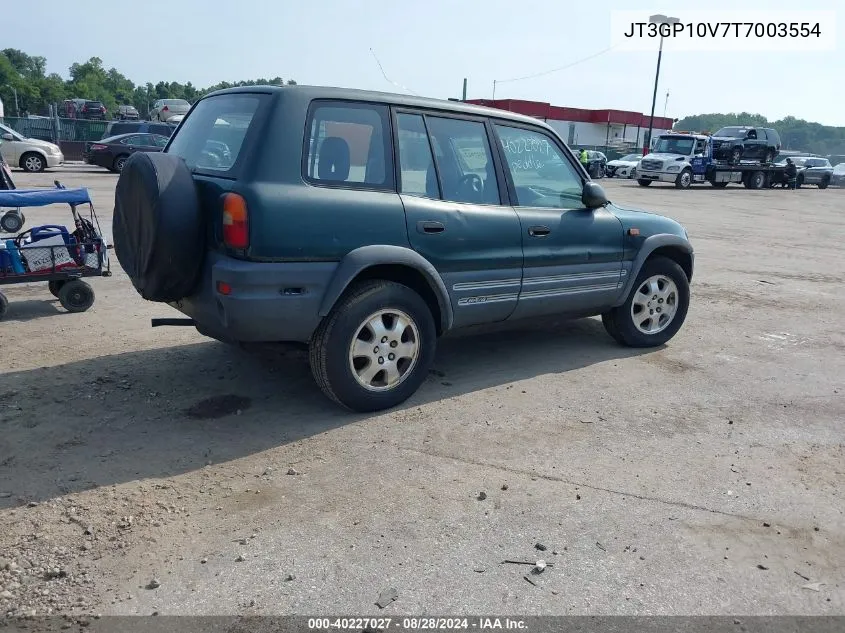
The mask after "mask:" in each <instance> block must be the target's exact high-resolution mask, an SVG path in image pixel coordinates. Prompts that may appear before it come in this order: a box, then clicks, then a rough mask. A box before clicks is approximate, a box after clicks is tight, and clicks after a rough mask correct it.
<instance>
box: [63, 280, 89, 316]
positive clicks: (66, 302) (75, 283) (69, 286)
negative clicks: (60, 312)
mask: <svg viewBox="0 0 845 633" xmlns="http://www.w3.org/2000/svg"><path fill="white" fill-rule="evenodd" d="M59 302H60V303H61V304H62V307H63V308H64V309H65V310H67V311H68V312H85V311H86V310H87V309H88V308H90V307H91V306H92V305H94V289H93V288H92V287H91V286H89V285H88V284H87V283H85V282H84V281H82V280H81V279H71V280H70V281H68V282H66V283H65V284H64V285H63V286H62V287H61V289H60V290H59Z"/></svg>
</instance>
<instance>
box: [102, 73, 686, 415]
mask: <svg viewBox="0 0 845 633" xmlns="http://www.w3.org/2000/svg"><path fill="white" fill-rule="evenodd" d="M217 120H222V121H226V122H228V123H229V125H219V124H216V123H215V122H216V121H217ZM208 141H217V142H223V143H225V144H226V146H227V147H228V148H229V151H230V154H231V160H230V161H228V162H226V163H224V164H220V163H219V162H216V161H211V160H209V157H208V153H207V149H206V148H207V147H208ZM419 152H422V154H421V155H420V154H419ZM394 155H395V159H394ZM551 158H554V160H555V161H558V162H559V163H560V164H561V165H564V166H565V169H561V171H560V172H559V173H558V174H557V175H556V176H555V177H554V178H544V177H543V176H541V175H540V174H539V173H538V169H539V167H540V166H541V165H542V164H544V162H545V161H546V160H550V159H551ZM113 234H114V245H115V253H116V255H117V257H118V259H119V260H120V263H121V265H122V267H123V269H124V270H125V271H126V273H127V275H128V276H129V277H130V278H131V280H132V282H133V286H134V287H135V288H136V289H137V291H138V292H139V293H140V294H141V296H142V297H144V298H145V299H147V300H150V301H158V302H163V303H167V304H169V305H170V306H172V307H174V308H176V309H177V310H180V311H181V312H183V313H184V314H186V315H187V316H188V320H187V324H190V325H193V326H195V327H196V328H197V330H199V332H201V333H202V334H205V335H208V336H211V337H213V338H217V339H220V340H223V341H228V342H236V343H247V342H270V341H292V342H300V343H307V344H308V345H309V347H310V362H311V367H312V370H313V374H314V377H315V378H316V381H317V383H318V384H319V385H320V387H321V389H322V390H323V392H324V393H325V394H326V395H327V396H328V397H329V398H331V399H333V400H334V401H335V402H338V403H340V404H341V405H343V406H345V407H348V408H350V409H353V410H357V411H373V410H378V409H384V408H388V407H392V406H395V405H397V404H399V403H401V402H403V401H404V400H405V399H407V398H408V397H409V396H411V394H413V393H414V392H415V391H416V390H417V389H418V388H419V387H420V385H421V384H422V383H423V381H425V380H426V378H427V377H428V374H429V369H430V367H431V364H432V361H433V359H434V353H435V348H436V339H437V337H438V336H439V335H440V334H443V333H445V332H447V331H450V330H453V329H457V328H461V327H466V326H470V325H475V324H481V323H494V322H501V321H505V320H509V321H510V320H517V319H534V318H537V317H541V316H544V315H567V316H588V315H599V314H601V315H602V320H603V323H604V325H605V328H606V329H607V331H608V333H609V334H610V335H611V336H612V337H613V338H615V339H616V340H617V341H619V342H620V343H622V344H625V345H629V346H634V347H653V346H658V345H662V344H664V343H666V342H667V341H668V340H669V339H671V338H672V337H673V336H674V335H675V334H676V333H677V332H678V330H679V329H680V327H681V325H682V324H683V322H684V319H685V317H686V314H687V308H688V306H689V300H690V294H689V282H690V279H691V277H692V274H693V249H692V246H691V245H690V243H689V240H688V237H687V233H686V231H685V230H684V228H683V227H682V226H681V225H680V224H678V223H677V222H675V221H674V220H671V219H669V218H665V217H661V216H659V215H655V214H651V213H645V212H641V211H636V210H632V209H628V208H624V207H621V206H618V205H615V204H611V203H610V202H609V201H608V199H607V197H606V195H605V193H604V190H603V189H602V188H601V186H600V185H599V184H598V183H596V182H593V181H591V180H590V179H589V178H588V177H587V176H586V174H585V173H584V171H583V170H582V169H581V167H580V166H579V164H578V161H577V159H576V158H575V157H574V156H573V155H572V153H571V152H570V151H569V149H568V148H567V147H566V144H565V143H564V142H563V140H562V139H561V138H560V137H559V136H558V135H557V134H556V132H555V131H554V130H553V129H552V128H551V127H550V126H548V125H547V124H546V123H544V122H541V121H539V120H537V119H535V118H532V117H527V116H521V115H517V114H514V113H511V112H506V111H503V110H494V109H491V108H484V107H480V106H475V105H469V104H465V103H460V102H451V101H440V100H434V99H424V98H420V97H411V96H407V95H387V94H384V93H377V92H365V91H356V90H347V89H340V88H319V87H306V86H286V87H278V86H276V87H274V86H261V87H256V86H253V87H248V88H247V87H244V88H233V89H228V90H222V91H217V92H214V93H212V94H210V95H208V96H206V97H204V98H202V99H201V100H200V101H199V102H198V103H197V104H196V105H195V106H194V107H193V109H192V110H191V113H190V114H188V116H186V117H185V119H184V121H182V124H181V125H180V126H179V128H178V129H177V130H176V132H175V133H174V135H173V136H172V137H171V139H170V143H169V144H168V146H167V148H166V151H165V152H164V153H158V154H151V153H148V154H141V153H136V154H135V155H133V156H132V157H131V158H130V159H129V160H128V161H127V162H126V165H125V167H124V169H123V173H122V174H121V176H120V179H119V180H118V183H117V188H116V193H115V209H114V218H113ZM588 253H589V256H588ZM501 362H502V363H503V364H506V363H507V361H506V359H505V358H504V357H503V359H502V361H501Z"/></svg>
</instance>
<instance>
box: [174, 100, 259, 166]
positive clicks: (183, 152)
mask: <svg viewBox="0 0 845 633" xmlns="http://www.w3.org/2000/svg"><path fill="white" fill-rule="evenodd" d="M269 99H270V95H266V94H258V93H231V94H222V95H218V96H215V97H208V98H206V99H203V100H202V101H200V102H199V103H198V104H197V105H196V106H195V107H194V109H193V110H192V111H191V113H190V114H189V115H188V116H187V117H186V118H185V119H184V120H183V121H182V125H181V127H180V128H179V131H178V133H176V134H175V135H173V136H172V137H171V140H170V144H169V145H168V146H167V149H166V152H167V153H168V154H175V155H177V156H181V157H182V158H183V159H185V162H186V163H187V165H188V167H190V168H191V169H193V170H195V171H199V172H207V173H210V174H227V173H228V172H230V171H232V170H233V169H234V168H235V165H236V164H237V161H238V158H239V157H240V156H241V153H242V149H243V147H244V141H245V140H246V137H247V133H248V132H249V130H250V129H252V127H253V125H254V124H255V122H256V120H257V119H258V112H259V109H260V108H261V106H262V105H263V104H264V103H266V102H267V100H269Z"/></svg>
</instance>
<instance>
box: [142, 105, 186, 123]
mask: <svg viewBox="0 0 845 633" xmlns="http://www.w3.org/2000/svg"><path fill="white" fill-rule="evenodd" d="M190 109H191V104H190V103H188V102H187V101H185V100H184V99H159V100H158V101H156V102H155V103H154V104H153V108H152V110H150V121H161V122H162V123H163V122H165V121H167V120H168V119H170V118H171V117H174V116H177V115H179V114H181V115H183V116H184V115H186V114H188V110H190Z"/></svg>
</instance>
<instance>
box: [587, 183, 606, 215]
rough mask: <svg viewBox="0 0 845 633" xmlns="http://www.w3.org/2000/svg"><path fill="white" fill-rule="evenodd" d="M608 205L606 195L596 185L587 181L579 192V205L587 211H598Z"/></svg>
mask: <svg viewBox="0 0 845 633" xmlns="http://www.w3.org/2000/svg"><path fill="white" fill-rule="evenodd" d="M607 203H608V199H607V194H606V193H605V192H604V189H603V188H602V186H601V185H599V184H598V183H595V182H593V181H591V180H588V181H587V182H586V183H584V191H582V192H581V204H583V205H584V207H586V208H587V209H598V208H599V207H603V206H605V205H606V204H607Z"/></svg>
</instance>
